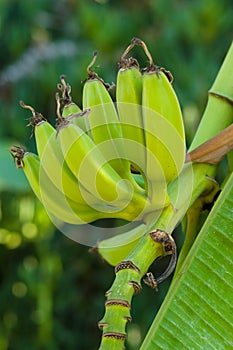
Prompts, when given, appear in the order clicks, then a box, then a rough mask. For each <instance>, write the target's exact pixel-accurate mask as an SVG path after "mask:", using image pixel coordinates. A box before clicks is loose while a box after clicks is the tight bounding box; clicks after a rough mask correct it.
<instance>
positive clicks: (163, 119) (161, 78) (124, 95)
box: [98, 38, 186, 265]
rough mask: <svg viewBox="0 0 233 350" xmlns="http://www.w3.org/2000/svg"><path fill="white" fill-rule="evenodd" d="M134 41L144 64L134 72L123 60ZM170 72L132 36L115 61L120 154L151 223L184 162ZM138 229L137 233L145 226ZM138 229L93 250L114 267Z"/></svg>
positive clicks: (133, 64) (146, 219)
mask: <svg viewBox="0 0 233 350" xmlns="http://www.w3.org/2000/svg"><path fill="white" fill-rule="evenodd" d="M135 45H139V46H141V47H142V48H143V50H144V52H145V54H146V55H147V57H148V59H149V65H148V67H146V68H144V69H142V70H140V67H139V64H138V62H137V61H136V59H135V58H132V57H130V58H129V59H127V58H126V56H127V55H128V53H129V51H130V50H131V49H132V48H133V47H134V46H135ZM172 80H173V78H172V75H171V73H170V72H168V71H166V70H165V69H164V68H161V67H158V66H156V65H154V63H153V59H152V57H151V55H150V52H149V51H148V49H147V47H146V45H145V43H144V42H143V41H141V40H140V39H137V38H134V39H132V41H131V44H130V45H129V46H128V47H127V48H126V50H125V52H124V53H123V55H122V57H121V61H120V69H119V71H118V75H117V84H116V102H117V109H118V115H119V120H120V123H121V127H122V133H123V140H124V145H125V152H126V157H127V159H129V160H130V161H131V170H132V172H133V173H134V174H133V176H134V179H135V181H136V182H137V183H138V185H139V186H141V188H143V189H145V191H146V195H147V206H146V208H145V209H144V216H143V219H144V220H143V221H144V223H146V224H147V226H149V227H151V225H153V223H155V222H156V219H157V218H158V216H159V215H160V213H161V211H162V209H163V208H164V207H166V206H168V205H170V206H171V208H172V210H173V205H172V203H171V202H170V199H169V196H168V185H169V183H170V182H172V180H173V179H175V178H176V177H177V176H178V175H179V173H180V171H181V169H182V167H183V165H184V162H185V153H186V147H185V134H184V126H183V120H182V113H181V109H180V106H179V102H178V99H177V96H176V94H175V91H174V89H173V87H172ZM140 227H141V226H139V231H138V232H141V235H143V234H145V233H146V232H147V231H148V229H147V230H146V229H145V228H144V230H141V228H140ZM138 232H135V231H134V230H133V231H129V234H128V235H125V236H124V235H121V236H120V237H118V236H116V237H112V238H109V239H107V240H104V241H102V242H100V243H99V245H98V250H99V253H100V254H101V255H102V256H103V257H104V258H105V259H106V260H107V261H108V262H109V263H110V264H113V265H115V264H116V263H117V262H118V263H119V262H120V260H123V259H124V258H125V257H126V256H127V255H128V254H129V252H130V251H131V250H132V248H133V247H134V245H135V242H136V241H138V239H139V238H140V237H139V236H140V235H138Z"/></svg>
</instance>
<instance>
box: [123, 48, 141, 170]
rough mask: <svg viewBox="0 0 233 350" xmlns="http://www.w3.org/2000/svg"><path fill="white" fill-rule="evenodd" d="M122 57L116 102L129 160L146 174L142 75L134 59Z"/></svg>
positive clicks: (126, 51)
mask: <svg viewBox="0 0 233 350" xmlns="http://www.w3.org/2000/svg"><path fill="white" fill-rule="evenodd" d="M132 47H133V45H130V47H128V48H127V49H126V50H125V52H124V54H123V55H122V57H121V61H120V69H119V71H118V74H117V84H116V101H117V110H118V115H119V119H120V122H121V127H122V133H123V137H124V139H123V142H124V145H125V152H126V156H127V158H128V159H129V160H130V161H131V163H133V165H134V167H136V168H138V169H140V171H141V172H142V173H144V172H145V152H146V151H145V137H144V131H143V119H142V107H141V104H142V74H141V72H140V70H139V65H138V62H137V61H136V60H135V59H134V58H132V57H131V58H129V59H126V58H125V54H126V53H128V51H129V48H132Z"/></svg>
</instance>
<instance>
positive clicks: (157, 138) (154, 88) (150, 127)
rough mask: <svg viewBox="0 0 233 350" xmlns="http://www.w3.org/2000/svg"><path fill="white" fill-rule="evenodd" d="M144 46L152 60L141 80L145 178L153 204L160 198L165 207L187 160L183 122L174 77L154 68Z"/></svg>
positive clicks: (161, 69) (142, 44)
mask: <svg viewBox="0 0 233 350" xmlns="http://www.w3.org/2000/svg"><path fill="white" fill-rule="evenodd" d="M141 46H143V48H144V50H145V52H146V54H147V55H148V57H149V60H150V66H149V68H148V69H147V70H146V71H145V72H144V74H143V78H142V82H143V83H142V85H143V87H142V113H143V125H144V133H145V144H146V149H147V152H146V163H147V164H146V175H147V180H148V185H149V186H150V189H149V191H150V193H151V200H152V202H154V203H156V201H157V200H158V197H160V196H161V200H165V202H164V204H165V205H166V203H168V202H169V199H168V196H167V190H166V187H167V184H168V183H170V182H171V181H172V180H173V179H175V178H176V177H177V176H178V175H179V173H180V171H181V169H182V167H183V165H184V161H185V136H184V127H183V120H182V114H181V109H180V106H179V102H178V99H177V96H176V94H175V91H174V90H173V88H172V85H171V74H170V73H169V72H167V71H165V69H163V68H160V67H157V66H155V65H154V63H153V60H152V58H151V56H150V54H149V52H148V50H147V48H146V46H145V44H144V43H143V42H142V43H141ZM159 192H160V194H159ZM156 198H157V199H156Z"/></svg>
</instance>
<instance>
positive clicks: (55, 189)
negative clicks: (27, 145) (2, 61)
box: [11, 39, 185, 263]
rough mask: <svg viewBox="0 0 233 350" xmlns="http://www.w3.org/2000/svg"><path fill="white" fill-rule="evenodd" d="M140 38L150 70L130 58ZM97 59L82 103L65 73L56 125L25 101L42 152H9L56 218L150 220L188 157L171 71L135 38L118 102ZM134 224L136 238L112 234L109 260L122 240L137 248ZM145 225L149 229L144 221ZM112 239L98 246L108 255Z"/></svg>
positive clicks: (118, 90)
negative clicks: (97, 67) (99, 72)
mask: <svg viewBox="0 0 233 350" xmlns="http://www.w3.org/2000/svg"><path fill="white" fill-rule="evenodd" d="M135 45H139V46H141V47H142V48H143V50H144V52H145V54H146V55H147V57H148V59H149V65H148V67H146V68H144V69H140V66H139V63H138V62H137V60H136V59H135V58H133V57H130V58H127V55H128V53H129V52H130V51H131V49H132V48H133V47H134V46H135ZM96 58H97V53H94V57H93V59H92V61H91V63H90V64H89V66H88V67H87V74H88V77H87V79H86V81H85V83H84V87H83V97H82V109H81V108H80V107H79V106H78V105H77V104H75V103H74V102H73V101H72V98H71V87H70V85H69V84H67V83H66V81H65V77H64V76H61V78H60V79H61V82H60V83H59V84H58V85H57V87H58V90H59V92H58V93H57V94H56V101H57V127H56V128H55V127H53V126H52V125H51V124H50V123H49V122H48V121H47V120H46V119H45V118H44V117H43V116H42V115H41V114H40V113H37V112H36V111H35V110H34V109H33V108H32V107H30V106H27V105H25V104H24V103H23V102H21V106H22V107H23V108H27V109H29V110H30V111H31V113H32V118H31V121H30V123H29V124H30V125H31V126H32V127H33V130H34V135H35V141H36V147H37V155H36V154H33V153H30V152H25V151H24V150H23V149H22V148H21V147H15V146H14V147H12V150H11V151H12V153H13V155H14V157H15V159H16V165H17V166H18V167H22V168H23V170H24V173H25V175H26V177H27V178H28V181H29V183H30V184H31V187H32V189H33V190H34V192H35V194H36V195H37V197H38V198H39V199H40V200H41V201H42V202H43V204H44V206H45V207H46V209H47V211H48V212H49V213H50V215H51V216H52V217H55V218H59V219H60V220H61V221H63V222H66V223H70V224H75V225H79V224H83V223H91V222H93V221H95V220H99V219H106V218H120V219H123V220H125V221H126V222H132V221H138V223H139V225H146V226H147V225H148V226H150V225H152V224H153V222H154V221H155V218H156V213H157V212H158V213H160V212H161V211H162V210H163V208H164V207H166V206H168V205H171V203H170V199H169V196H168V192H167V187H168V184H169V183H170V182H171V181H172V180H173V179H175V178H176V177H177V176H178V175H179V173H180V171H181V169H182V167H183V164H184V160H185V137H184V128H183V121H182V115H181V110H180V106H179V102H178V100H177V97H176V94H175V92H174V90H173V88H172V84H171V82H172V77H171V74H170V73H169V72H167V71H166V70H165V69H164V68H160V67H157V66H155V65H154V63H153V60H152V57H151V55H150V53H149V51H148V49H147V47H146V45H145V43H144V42H143V41H141V40H140V39H133V40H132V41H131V44H130V45H129V46H128V47H127V48H126V50H125V51H124V53H123V55H122V57H121V60H120V67H119V71H118V74H117V83H116V103H114V102H113V99H112V97H111V95H110V93H109V88H110V87H109V85H107V84H106V83H105V82H104V81H103V79H102V78H100V77H99V76H98V75H97V73H95V72H94V71H93V69H92V68H93V65H94V64H95V62H96ZM136 231H137V230H135V229H133V231H132V232H131V233H130V237H131V238H132V237H134V238H133V239H131V238H130V239H129V235H128V236H127V234H126V235H122V236H121V237H118V236H117V237H111V239H110V241H109V247H110V248H111V249H110V250H108V256H107V257H106V259H107V260H108V261H109V262H110V263H111V262H112V263H113V261H114V263H115V261H116V260H117V258H116V254H117V252H119V250H120V249H122V248H121V246H123V245H124V244H126V245H127V246H128V247H129V249H131V247H132V245H131V241H133V240H135V239H139V238H138V234H137V232H136ZM141 232H144V233H145V232H146V229H145V226H143V230H141ZM144 233H143V234H144ZM135 237H136V238H135ZM106 242H107V241H103V244H102V243H100V245H99V250H100V251H101V254H102V255H103V256H104V250H105V248H106V246H107V245H108V244H107V243H106ZM101 244H102V246H101ZM101 247H102V248H103V249H102V248H101ZM101 249H102V250H101ZM125 251H127V249H125V250H124V252H125ZM121 255H122V253H121V254H119V256H121ZM111 257H113V259H112V261H111Z"/></svg>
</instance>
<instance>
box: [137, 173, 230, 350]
mask: <svg viewBox="0 0 233 350" xmlns="http://www.w3.org/2000/svg"><path fill="white" fill-rule="evenodd" d="M150 349H164V350H165V349H166V350H170V349H172V350H173V349H195V350H197V349H205V350H207V349H233V173H232V175H231V176H230V177H229V179H228V181H227V183H226V185H225V186H224V188H223V191H222V193H221V194H220V196H219V198H218V200H217V201H216V203H215V205H214V207H213V209H212V211H211V213H210V214H209V216H208V218H207V220H206V222H205V224H204V225H203V227H202V229H201V231H200V233H199V235H198V237H197V239H196V241H195V242H194V244H193V246H192V248H191V250H190V252H189V253H188V255H187V257H186V259H185V260H184V262H183V264H182V265H181V267H180V270H179V271H177V273H176V275H175V278H174V280H173V282H172V284H171V287H170V289H169V292H168V294H167V296H166V298H165V300H164V303H163V305H162V306H161V308H160V310H159V312H158V314H157V316H156V317H155V320H154V322H153V323H152V325H151V328H150V330H149V332H148V333H147V336H146V338H145V340H144V342H143V344H142V345H141V348H140V350H150Z"/></svg>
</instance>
